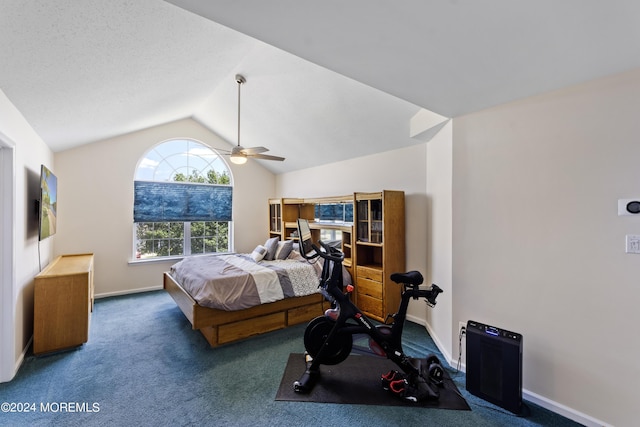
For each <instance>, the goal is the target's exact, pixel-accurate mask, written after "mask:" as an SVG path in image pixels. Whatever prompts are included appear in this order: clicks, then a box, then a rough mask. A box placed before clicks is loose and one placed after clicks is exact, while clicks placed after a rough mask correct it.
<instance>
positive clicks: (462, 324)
mask: <svg viewBox="0 0 640 427" xmlns="http://www.w3.org/2000/svg"><path fill="white" fill-rule="evenodd" d="M463 329H464V330H465V331H466V330H467V322H458V334H459V333H460V331H462V330H463Z"/></svg>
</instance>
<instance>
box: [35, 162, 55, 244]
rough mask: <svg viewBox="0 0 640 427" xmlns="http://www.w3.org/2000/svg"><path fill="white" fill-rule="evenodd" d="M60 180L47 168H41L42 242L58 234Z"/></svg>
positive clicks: (40, 228)
mask: <svg viewBox="0 0 640 427" xmlns="http://www.w3.org/2000/svg"><path fill="white" fill-rule="evenodd" d="M57 212H58V178H56V176H55V175H54V174H53V173H52V172H51V171H50V170H49V169H48V168H47V167H46V166H45V165H42V167H41V168H40V212H39V214H40V215H39V236H40V240H44V239H46V238H47V237H50V236H53V235H54V234H56V223H57V217H58V214H57Z"/></svg>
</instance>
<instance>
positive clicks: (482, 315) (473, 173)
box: [453, 71, 640, 426]
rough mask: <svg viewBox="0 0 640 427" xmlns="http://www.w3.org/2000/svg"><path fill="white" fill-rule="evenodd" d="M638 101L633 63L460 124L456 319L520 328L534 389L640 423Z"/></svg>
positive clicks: (620, 422) (621, 422) (604, 417)
mask: <svg viewBox="0 0 640 427" xmlns="http://www.w3.org/2000/svg"><path fill="white" fill-rule="evenodd" d="M639 111H640V71H634V72H630V73H626V74H623V75H619V76H614V77H610V78H605V79H601V80H597V81H594V82H590V83H587V84H583V85H580V86H576V87H571V88H568V89H564V90H560V91H557V92H553V93H549V94H546V95H544V96H537V97H534V98H529V99H526V100H523V101H521V102H515V103H511V104H508V105H504V106H500V107H497V108H493V109H489V110H486V111H481V112H478V113H475V114H470V115H468V116H465V117H461V118H457V119H455V120H454V126H453V171H454V173H453V189H454V191H453V194H454V198H453V272H454V274H453V282H454V286H455V293H454V300H453V322H454V324H456V325H457V322H458V321H466V320H468V319H473V320H477V321H480V322H484V323H488V324H491V325H494V326H497V327H501V328H505V329H510V330H513V331H516V332H519V333H522V334H523V336H524V388H525V390H526V393H528V395H529V397H533V398H535V397H536V396H538V397H542V398H543V399H549V400H551V401H553V402H555V403H557V404H559V405H565V406H566V407H568V408H572V411H574V410H575V411H577V413H578V415H580V416H582V415H584V416H585V417H586V418H585V419H584V420H583V421H585V420H587V421H589V420H591V421H593V420H595V421H594V423H593V424H600V423H603V422H604V423H610V424H612V425H616V426H631V425H635V424H637V414H635V407H636V406H637V392H636V389H637V384H638V383H640V364H639V363H638V354H640V341H639V340H637V339H636V334H635V330H636V326H635V325H636V323H637V320H638V315H637V313H638V301H640V286H638V285H639V280H638V278H639V277H640V255H631V254H625V251H624V246H625V234H640V216H637V217H629V216H627V217H619V216H618V215H617V203H616V201H617V199H619V198H630V197H638V196H640V186H639V182H640V168H639V167H638V161H639V160H640V143H639V141H638V138H639V136H640V120H638V112H639ZM453 333H454V334H455V335H457V331H454V332H453ZM455 345H456V346H457V342H456V343H455Z"/></svg>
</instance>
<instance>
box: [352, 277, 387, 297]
mask: <svg viewBox="0 0 640 427" xmlns="http://www.w3.org/2000/svg"><path fill="white" fill-rule="evenodd" d="M356 292H358V295H361V294H365V295H369V296H372V297H374V298H379V299H382V283H380V282H375V281H373V280H369V279H362V278H358V283H357V284H356Z"/></svg>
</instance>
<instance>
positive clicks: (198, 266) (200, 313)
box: [164, 244, 351, 347]
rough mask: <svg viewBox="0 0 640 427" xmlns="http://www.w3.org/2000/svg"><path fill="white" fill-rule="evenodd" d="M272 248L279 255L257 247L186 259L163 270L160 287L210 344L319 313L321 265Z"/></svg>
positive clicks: (322, 305) (322, 302)
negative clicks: (261, 253) (263, 253)
mask: <svg viewBox="0 0 640 427" xmlns="http://www.w3.org/2000/svg"><path fill="white" fill-rule="evenodd" d="M280 245H282V244H280ZM259 247H260V245H259ZM259 247H258V248H259ZM258 248H256V249H258ZM276 252H277V253H278V256H279V257H280V258H281V259H278V258H277V257H275V256H274V259H273V260H265V259H262V258H261V257H260V256H259V255H257V256H256V251H254V253H253V254H227V255H203V256H197V257H189V258H185V259H183V260H182V261H180V262H178V263H176V264H174V265H173V266H172V267H171V270H170V271H167V272H165V273H164V289H165V290H166V291H167V292H168V293H169V295H171V297H172V298H173V299H174V301H175V302H176V304H177V305H178V307H179V308H180V310H181V311H182V312H183V313H184V315H185V316H186V318H187V319H188V320H189V322H190V323H191V325H192V328H193V329H195V330H199V331H200V332H201V333H202V335H203V336H204V337H205V339H206V340H207V342H208V343H209V345H211V346H212V347H217V346H220V345H222V344H228V343H231V342H234V341H238V340H241V339H244V338H248V337H250V336H253V335H257V334H262V333H266V332H271V331H275V330H278V329H282V328H285V327H288V326H292V325H295V324H299V323H303V322H307V321H309V320H311V319H313V318H314V317H316V316H318V315H321V314H322V313H323V312H324V310H325V309H326V308H328V307H329V305H328V303H327V302H326V301H325V300H324V298H323V297H322V295H321V294H320V293H319V292H318V278H319V275H320V271H321V265H320V263H316V264H309V263H308V262H306V260H304V259H303V258H302V257H301V256H300V255H299V254H298V253H297V252H296V251H295V250H291V251H290V252H289V253H287V255H286V257H283V256H282V252H281V251H277V250H276ZM272 256H273V255H272ZM282 258H284V259H282ZM345 279H346V280H347V282H349V281H350V280H351V279H350V276H349V275H348V273H346V272H345Z"/></svg>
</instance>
